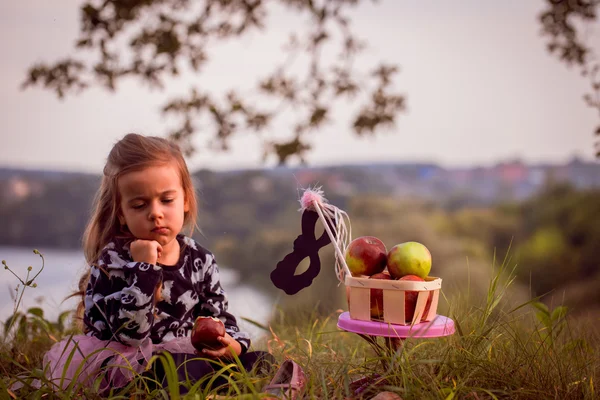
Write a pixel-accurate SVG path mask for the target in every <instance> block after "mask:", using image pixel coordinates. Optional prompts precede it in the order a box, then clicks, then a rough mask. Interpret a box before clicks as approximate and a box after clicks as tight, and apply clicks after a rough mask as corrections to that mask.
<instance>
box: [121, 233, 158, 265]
mask: <svg viewBox="0 0 600 400" xmlns="http://www.w3.org/2000/svg"><path fill="white" fill-rule="evenodd" d="M129 251H131V257H132V258H133V261H137V262H146V263H149V264H156V263H157V262H158V259H159V258H160V255H161V253H162V246H161V245H160V244H159V243H158V242H157V241H156V240H142V239H137V240H134V241H133V242H131V245H130V246H129Z"/></svg>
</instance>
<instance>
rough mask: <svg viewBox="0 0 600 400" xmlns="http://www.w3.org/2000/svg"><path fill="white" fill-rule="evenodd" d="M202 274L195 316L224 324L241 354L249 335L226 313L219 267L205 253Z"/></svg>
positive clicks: (224, 295)
mask: <svg viewBox="0 0 600 400" xmlns="http://www.w3.org/2000/svg"><path fill="white" fill-rule="evenodd" d="M205 257H206V258H205V260H204V265H203V267H202V273H203V275H204V280H203V285H202V286H201V287H202V293H200V299H201V301H200V303H199V304H198V308H199V309H198V311H197V313H196V315H201V316H207V317H216V318H219V319H220V320H221V321H223V324H225V331H226V332H227V333H229V335H230V336H231V337H232V338H234V339H235V340H237V341H238V342H239V343H240V345H241V346H242V354H243V353H245V352H247V351H248V348H249V347H250V335H249V334H248V333H246V332H241V331H240V328H239V327H238V325H237V321H236V319H235V317H234V316H233V315H232V314H231V313H229V312H228V311H227V308H228V305H229V303H228V301H227V295H226V294H225V290H223V287H222V286H221V281H220V278H219V267H218V265H217V262H216V260H215V258H214V256H213V255H212V254H210V253H207V254H206V256H205Z"/></svg>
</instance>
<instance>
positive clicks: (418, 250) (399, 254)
mask: <svg viewBox="0 0 600 400" xmlns="http://www.w3.org/2000/svg"><path fill="white" fill-rule="evenodd" d="M387 268H388V271H389V272H390V274H391V275H392V277H394V278H396V279H400V278H402V277H403V276H405V275H416V276H418V277H420V278H423V279H425V277H426V276H428V275H429V271H431V253H430V252H429V250H428V249H427V247H425V246H424V245H422V244H421V243H418V242H406V243H400V244H397V245H395V246H394V247H392V248H391V249H390V251H389V253H388V255H387Z"/></svg>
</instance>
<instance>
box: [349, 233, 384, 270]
mask: <svg viewBox="0 0 600 400" xmlns="http://www.w3.org/2000/svg"><path fill="white" fill-rule="evenodd" d="M386 264H387V249H386V247H385V244H383V242H382V241H381V240H379V239H377V238H376V237H374V236H361V237H359V238H356V239H354V240H353V241H352V242H350V244H349V245H348V247H347V248H346V265H348V269H350V273H351V274H352V276H361V275H368V276H371V275H374V274H377V273H379V272H381V271H383V269H384V268H385V266H386Z"/></svg>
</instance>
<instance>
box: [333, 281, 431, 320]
mask: <svg viewBox="0 0 600 400" xmlns="http://www.w3.org/2000/svg"><path fill="white" fill-rule="evenodd" d="M345 284H346V288H347V290H348V308H349V311H350V318H352V319H358V320H362V321H371V320H374V321H383V322H387V323H390V324H397V325H413V324H417V323H420V322H426V321H431V320H432V319H433V318H434V317H435V316H436V314H437V306H438V300H439V296H440V289H441V288H442V279H441V278H436V277H433V276H428V277H426V278H425V281H424V282H418V281H398V280H382V279H369V278H357V277H352V276H350V275H346V278H345ZM371 289H382V290H383V305H382V308H383V319H377V318H372V317H371ZM406 291H417V292H419V294H418V297H417V302H416V305H415V312H414V314H413V319H412V321H407V320H406V315H405V308H404V303H405V292H406ZM429 298H431V305H430V306H429V310H428V312H427V314H424V312H425V308H426V306H427V303H428V299H429Z"/></svg>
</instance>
